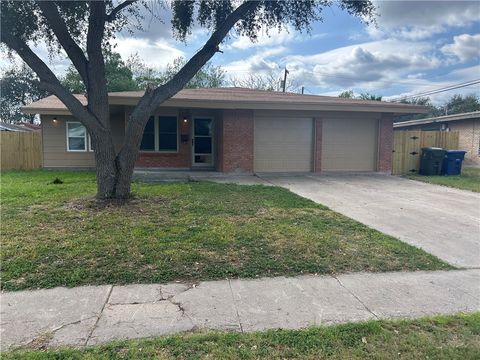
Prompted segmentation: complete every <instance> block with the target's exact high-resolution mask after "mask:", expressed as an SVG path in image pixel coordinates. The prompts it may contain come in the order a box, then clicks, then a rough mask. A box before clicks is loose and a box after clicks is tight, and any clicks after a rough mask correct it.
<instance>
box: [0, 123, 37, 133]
mask: <svg viewBox="0 0 480 360" xmlns="http://www.w3.org/2000/svg"><path fill="white" fill-rule="evenodd" d="M0 131H34V130H33V129H31V128H29V127H26V126H23V124H22V125H19V124H8V123H5V122H3V121H0Z"/></svg>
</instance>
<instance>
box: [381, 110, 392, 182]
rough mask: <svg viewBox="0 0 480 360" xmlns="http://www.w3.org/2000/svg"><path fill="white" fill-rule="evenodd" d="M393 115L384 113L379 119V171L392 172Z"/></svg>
mask: <svg viewBox="0 0 480 360" xmlns="http://www.w3.org/2000/svg"><path fill="white" fill-rule="evenodd" d="M392 150H393V115H392V114H382V117H381V118H380V120H379V121H378V156H377V171H378V172H384V173H391V172H392Z"/></svg>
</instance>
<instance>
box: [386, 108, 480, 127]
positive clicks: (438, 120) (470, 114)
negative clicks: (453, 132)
mask: <svg viewBox="0 0 480 360" xmlns="http://www.w3.org/2000/svg"><path fill="white" fill-rule="evenodd" d="M478 118H480V111H472V112H468V113H461V114H453V115H445V116H437V117H431V118H427V119H417V120H408V121H401V122H397V123H395V124H393V127H395V128H401V127H409V126H415V125H424V124H432V123H442V122H449V121H459V120H469V119H478Z"/></svg>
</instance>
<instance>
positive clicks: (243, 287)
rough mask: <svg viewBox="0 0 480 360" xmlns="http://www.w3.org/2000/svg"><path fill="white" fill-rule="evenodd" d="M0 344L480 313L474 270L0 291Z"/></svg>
mask: <svg viewBox="0 0 480 360" xmlns="http://www.w3.org/2000/svg"><path fill="white" fill-rule="evenodd" d="M0 301H1V328H0V329H1V330H0V331H1V332H0V335H1V341H2V350H6V349H8V348H9V347H11V346H19V345H27V344H29V343H32V342H34V343H35V344H37V345H38V344H43V345H45V346H52V347H53V346H84V345H94V344H99V343H104V342H107V341H111V340H114V339H131V338H141V337H150V336H156V335H166V334H174V333H178V332H182V331H192V330H196V329H218V330H227V331H245V332H247V331H255V330H264V329H274V328H283V329H298V328H303V327H307V326H311V325H318V324H334V323H343V322H352V321H364V320H370V319H387V318H397V317H421V316H426V315H433V314H451V313H457V312H472V311H478V310H480V270H478V269H471V270H455V271H440V272H413V273H412V272H410V273H406V272H397V273H377V274H367V273H356V274H348V275H339V276H337V277H333V276H301V277H292V278H285V277H277V278H262V279H257V280H223V281H210V282H201V283H199V284H196V285H195V284H180V283H172V284H165V285H155V284H153V285H127V286H109V285H105V286H86V287H79V288H72V289H66V288H55V289H48V290H35V291H20V292H7V293H2V294H1V295H0Z"/></svg>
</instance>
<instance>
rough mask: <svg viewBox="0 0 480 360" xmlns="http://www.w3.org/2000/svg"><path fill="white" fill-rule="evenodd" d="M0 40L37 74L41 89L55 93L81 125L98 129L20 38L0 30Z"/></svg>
mask: <svg viewBox="0 0 480 360" xmlns="http://www.w3.org/2000/svg"><path fill="white" fill-rule="evenodd" d="M2 42H4V43H5V45H7V46H8V47H9V48H10V49H11V50H13V51H15V52H16V53H17V54H18V56H20V58H22V60H23V61H24V62H25V63H26V64H27V65H28V66H29V67H30V68H31V69H32V70H33V71H34V72H35V73H36V74H37V76H38V77H39V78H40V85H41V87H42V88H43V89H45V90H47V91H49V92H51V93H53V94H54V95H56V96H57V97H58V98H59V99H60V101H62V102H63V103H64V104H65V106H66V107H67V108H68V109H69V110H70V112H71V113H72V114H73V115H74V116H75V117H77V118H78V120H80V121H81V122H82V123H83V125H85V127H86V128H87V130H90V129H99V125H100V124H99V123H98V122H97V121H96V119H95V117H93V116H92V115H91V114H90V113H89V112H88V111H87V109H85V107H84V106H83V105H82V103H81V102H80V101H79V100H78V99H77V98H76V97H75V96H73V95H72V94H71V93H70V92H69V91H68V90H67V89H65V87H64V86H63V85H62V84H61V83H60V81H59V80H58V78H57V77H56V76H55V74H54V73H53V72H52V71H51V70H50V68H49V67H48V66H47V65H46V64H45V63H44V62H43V60H42V59H40V58H39V57H38V56H37V54H35V53H34V52H33V51H32V49H30V47H29V46H28V45H27V44H26V43H25V41H23V40H22V39H20V38H18V37H15V36H13V35H12V34H9V33H6V32H5V31H4V32H2Z"/></svg>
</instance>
